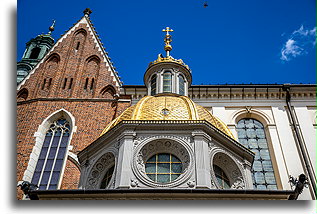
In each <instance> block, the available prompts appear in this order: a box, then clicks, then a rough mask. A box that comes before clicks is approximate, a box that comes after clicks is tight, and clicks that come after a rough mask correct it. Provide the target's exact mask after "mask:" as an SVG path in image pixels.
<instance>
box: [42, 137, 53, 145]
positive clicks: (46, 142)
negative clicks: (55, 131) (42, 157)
mask: <svg viewBox="0 0 317 214" xmlns="http://www.w3.org/2000/svg"><path fill="white" fill-rule="evenodd" d="M51 139H52V135H50V136H47V134H46V136H45V139H44V142H43V147H49V145H50V141H51Z"/></svg>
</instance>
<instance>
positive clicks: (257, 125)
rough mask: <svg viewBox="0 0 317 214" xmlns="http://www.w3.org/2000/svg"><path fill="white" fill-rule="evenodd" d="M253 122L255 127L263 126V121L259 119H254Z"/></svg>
mask: <svg viewBox="0 0 317 214" xmlns="http://www.w3.org/2000/svg"><path fill="white" fill-rule="evenodd" d="M253 123H254V127H255V128H263V125H262V123H260V122H259V121H257V120H253Z"/></svg>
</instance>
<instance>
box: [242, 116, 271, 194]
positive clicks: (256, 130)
mask: <svg viewBox="0 0 317 214" xmlns="http://www.w3.org/2000/svg"><path fill="white" fill-rule="evenodd" d="M237 132H238V138H239V142H240V143H241V144H242V145H244V146H245V147H247V148H248V149H250V150H252V151H253V152H255V158H254V162H253V166H252V170H251V171H252V178H253V186H254V188H255V189H277V185H276V180H275V176H274V170H273V166H272V161H271V157H270V152H269V148H268V144H267V140H266V137H265V131H264V127H263V125H262V123H260V122H259V121H257V120H255V119H252V118H245V119H242V120H240V121H239V122H238V125H237Z"/></svg>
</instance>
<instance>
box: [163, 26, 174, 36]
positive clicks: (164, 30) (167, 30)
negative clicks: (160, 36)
mask: <svg viewBox="0 0 317 214" xmlns="http://www.w3.org/2000/svg"><path fill="white" fill-rule="evenodd" d="M162 31H163V32H166V35H170V34H169V32H173V31H174V30H173V29H170V28H169V27H166V29H163V30H162Z"/></svg>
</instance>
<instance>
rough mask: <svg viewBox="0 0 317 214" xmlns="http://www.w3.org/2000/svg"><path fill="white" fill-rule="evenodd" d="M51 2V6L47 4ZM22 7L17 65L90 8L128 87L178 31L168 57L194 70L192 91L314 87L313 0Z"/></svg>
mask: <svg viewBox="0 0 317 214" xmlns="http://www.w3.org/2000/svg"><path fill="white" fill-rule="evenodd" d="M49 2H50V3H49ZM207 2H208V7H207V8H204V7H203V3H204V1H201V0H161V1H151V0H147V1H145V0H143V1H141V0H121V1H113V0H90V1H87V0H76V1H75V0H74V1H71V0H67V1H66V0H54V1H42V0H41V1H40V0H19V1H18V25H17V32H18V35H17V42H18V44H17V48H18V50H17V60H20V59H21V57H22V54H23V51H24V49H25V43H26V42H27V41H29V40H30V39H31V38H33V37H35V36H37V35H38V34H41V33H43V32H44V33H47V32H48V27H49V26H50V25H51V22H52V19H55V20H56V27H55V31H54V32H53V34H52V35H53V37H54V38H55V40H57V39H58V38H59V37H60V35H61V34H63V33H64V32H65V31H66V30H67V29H69V27H71V26H72V25H73V24H74V23H75V22H77V20H79V19H80V18H81V17H82V15H83V13H82V11H83V10H84V9H85V8H86V7H89V8H91V10H92V11H93V13H92V14H91V15H90V17H91V20H92V22H93V23H94V25H95V27H96V30H97V32H98V34H99V35H100V38H101V41H102V42H103V43H104V46H105V48H106V50H107V51H108V52H109V56H110V57H111V58H112V61H113V62H114V66H115V67H116V68H117V70H118V72H119V75H120V76H121V77H122V80H123V82H124V84H128V85H131V84H137V85H141V84H143V74H144V72H145V70H146V68H147V66H148V63H149V62H151V61H153V60H155V59H156V58H157V55H158V54H159V53H163V54H165V51H164V49H163V46H164V43H163V38H164V33H163V32H162V29H163V28H165V27H166V26H169V27H171V28H172V29H173V30H174V32H173V33H172V36H173V42H172V46H173V51H172V52H171V55H172V56H173V57H174V58H177V59H180V58H181V59H183V60H184V62H185V63H186V64H188V65H189V67H190V68H191V70H192V75H193V84H196V85H197V84H225V83H228V84H241V83H244V84H248V83H253V84H255V83H261V84H266V83H273V84H274V83H316V71H315V70H316V44H314V43H315V42H316V41H315V40H316V36H315V35H316V34H315V30H316V28H315V29H314V27H315V25H316V12H315V11H316V2H315V0H239V1H238V0H227V1H224V0H213V1H211V0H209V1H207Z"/></svg>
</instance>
